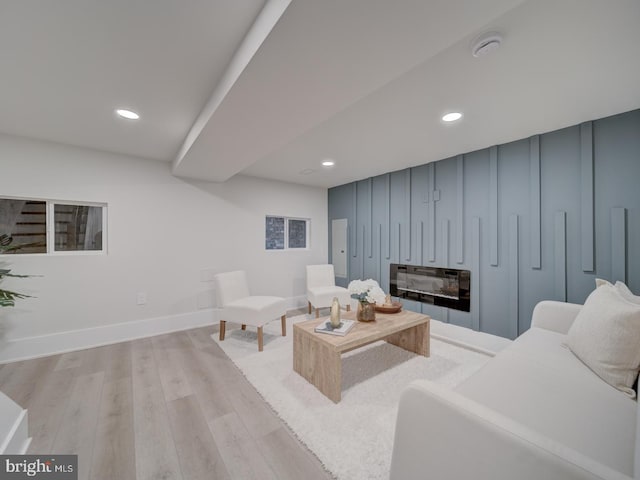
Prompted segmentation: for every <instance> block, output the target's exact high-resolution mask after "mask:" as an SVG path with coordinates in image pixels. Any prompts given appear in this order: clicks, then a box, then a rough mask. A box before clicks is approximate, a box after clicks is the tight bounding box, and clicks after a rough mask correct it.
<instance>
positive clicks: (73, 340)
mask: <svg viewBox="0 0 640 480" xmlns="http://www.w3.org/2000/svg"><path fill="white" fill-rule="evenodd" d="M286 301H287V309H289V310H293V309H297V308H302V307H304V306H305V305H306V304H307V299H306V297H305V296H298V297H289V298H287V299H286ZM218 322H219V318H218V309H216V308H209V309H205V310H198V311H195V312H189V313H181V314H178V315H169V316H166V317H156V318H146V319H143V320H135V321H131V322H123V323H116V324H113V325H103V326H99V327H92V328H84V329H81V330H71V331H67V332H59V333H53V334H50V335H41V336H37V337H26V338H19V339H15V340H9V341H6V342H2V344H1V345H0V364H2V363H9V362H16V361H19V360H28V359H31V358H38V357H44V356H47V355H54V354H59V353H67V352H72V351H75V350H84V349H86V348H93V347H101V346H103V345H111V344H113V343H119V342H126V341H128V340H135V339H136V338H145V337H152V336H154V335H161V334H163V333H171V332H177V331H180V330H188V329H190V328H196V327H204V326H205V325H213V324H216V323H218Z"/></svg>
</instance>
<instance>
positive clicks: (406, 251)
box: [404, 168, 411, 261]
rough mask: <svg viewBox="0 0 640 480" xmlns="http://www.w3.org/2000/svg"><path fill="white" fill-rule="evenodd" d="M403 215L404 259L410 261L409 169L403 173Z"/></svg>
mask: <svg viewBox="0 0 640 480" xmlns="http://www.w3.org/2000/svg"><path fill="white" fill-rule="evenodd" d="M404 214H405V219H404V220H405V235H404V258H405V260H406V261H411V169H410V168H407V169H406V170H405V171H404Z"/></svg>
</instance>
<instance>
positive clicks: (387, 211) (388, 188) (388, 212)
mask: <svg viewBox="0 0 640 480" xmlns="http://www.w3.org/2000/svg"><path fill="white" fill-rule="evenodd" d="M384 189H385V192H384V193H385V197H386V199H387V200H386V202H384V208H385V212H384V219H385V221H386V222H387V252H386V257H387V260H390V259H391V175H390V174H388V173H387V175H386V176H385V182H384Z"/></svg>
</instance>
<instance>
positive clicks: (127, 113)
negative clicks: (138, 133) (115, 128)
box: [116, 108, 140, 120]
mask: <svg viewBox="0 0 640 480" xmlns="http://www.w3.org/2000/svg"><path fill="white" fill-rule="evenodd" d="M116 113H117V114H118V116H119V117H122V118H126V119H127V120H138V119H139V118H140V115H138V114H137V113H136V112H134V111H133V110H127V109H126V108H118V109H116Z"/></svg>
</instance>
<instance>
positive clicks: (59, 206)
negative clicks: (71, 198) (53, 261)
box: [0, 198, 106, 255]
mask: <svg viewBox="0 0 640 480" xmlns="http://www.w3.org/2000/svg"><path fill="white" fill-rule="evenodd" d="M105 230H106V205H104V204H90V203H72V202H56V201H51V200H36V199H19V198H0V235H5V239H6V238H7V237H8V238H9V242H10V243H9V245H7V246H5V247H4V253H5V254H14V255H15V254H29V253H41V254H42V253H56V252H83V251H93V252H104V251H105V245H104V239H105V235H104V234H105ZM5 242H6V240H5Z"/></svg>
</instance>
